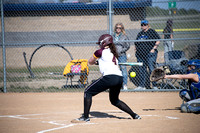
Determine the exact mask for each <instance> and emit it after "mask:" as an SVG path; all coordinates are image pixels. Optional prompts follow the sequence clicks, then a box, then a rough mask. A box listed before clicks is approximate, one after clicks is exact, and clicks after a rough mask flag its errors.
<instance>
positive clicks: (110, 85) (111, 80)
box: [84, 75, 137, 119]
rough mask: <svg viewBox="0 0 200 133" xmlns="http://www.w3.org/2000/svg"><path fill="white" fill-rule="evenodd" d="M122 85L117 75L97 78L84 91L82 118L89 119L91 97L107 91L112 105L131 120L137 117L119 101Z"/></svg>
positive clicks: (121, 78) (120, 78)
mask: <svg viewBox="0 0 200 133" xmlns="http://www.w3.org/2000/svg"><path fill="white" fill-rule="evenodd" d="M122 84H123V77H122V76H117V75H107V76H103V77H101V78H99V79H98V80H96V81H95V82H93V83H92V84H91V85H90V86H88V87H87V88H86V89H85V92H84V117H85V118H88V117H89V111H90V107H91V105H92V96H95V95H97V94H99V93H100V92H103V91H105V90H107V89H110V91H109V98H110V102H111V104H112V105H114V106H116V107H118V108H119V109H121V110H122V111H124V112H126V113H128V114H129V115H131V117H132V118H133V119H135V116H136V115H137V114H136V113H134V112H133V111H132V110H131V109H130V108H129V106H128V105H126V104H125V103H124V102H123V101H120V100H119V93H120V89H121V87H122Z"/></svg>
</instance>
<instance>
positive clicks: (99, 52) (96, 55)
mask: <svg viewBox="0 0 200 133" xmlns="http://www.w3.org/2000/svg"><path fill="white" fill-rule="evenodd" d="M102 51H103V49H99V50H97V51H95V52H94V57H95V58H100V57H101V55H102Z"/></svg>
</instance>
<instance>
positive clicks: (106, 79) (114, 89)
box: [84, 75, 123, 104]
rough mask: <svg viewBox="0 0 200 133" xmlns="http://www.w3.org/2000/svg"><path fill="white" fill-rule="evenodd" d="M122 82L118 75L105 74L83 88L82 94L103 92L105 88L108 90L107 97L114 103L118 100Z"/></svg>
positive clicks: (89, 94)
mask: <svg viewBox="0 0 200 133" xmlns="http://www.w3.org/2000/svg"><path fill="white" fill-rule="evenodd" d="M122 84H123V77H122V76H118V75H107V76H103V77H101V78H99V79H97V80H96V81H95V82H93V83H92V84H91V85H90V86H88V87H87V88H86V89H85V95H84V96H89V97H90V96H95V95H97V94H99V93H100V92H103V91H105V90H107V89H110V91H109V98H110V101H111V103H112V104H116V102H117V101H118V100H119V98H118V97H119V93H120V89H121V87H122Z"/></svg>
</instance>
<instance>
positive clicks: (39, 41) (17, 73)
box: [0, 0, 200, 92]
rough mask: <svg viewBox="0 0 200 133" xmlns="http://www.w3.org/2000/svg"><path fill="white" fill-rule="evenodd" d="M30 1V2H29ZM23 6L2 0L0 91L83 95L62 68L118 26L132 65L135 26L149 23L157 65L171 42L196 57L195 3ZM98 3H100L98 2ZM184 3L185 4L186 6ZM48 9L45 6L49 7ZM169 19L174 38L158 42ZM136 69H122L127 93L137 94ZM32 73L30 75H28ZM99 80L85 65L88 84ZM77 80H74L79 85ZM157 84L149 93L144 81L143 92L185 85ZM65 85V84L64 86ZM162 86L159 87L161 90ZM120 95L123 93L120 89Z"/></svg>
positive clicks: (199, 31)
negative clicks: (125, 38) (155, 36)
mask: <svg viewBox="0 0 200 133" xmlns="http://www.w3.org/2000/svg"><path fill="white" fill-rule="evenodd" d="M32 2H34V1H32ZM56 2H57V3H28V1H26V2H24V1H20V0H19V1H14V0H13V1H12V0H4V1H1V31H2V32H1V33H2V34H1V38H0V39H1V48H0V50H1V51H2V53H1V54H0V62H2V63H0V81H1V82H0V89H1V90H2V92H43V91H45V92H49V91H50V92H54V91H55V92H57V91H83V89H84V87H85V86H84V87H83V86H81V87H80V86H77V85H76V84H79V82H74V86H66V81H67V79H66V77H64V76H63V71H64V68H65V66H66V65H67V64H68V63H69V62H70V61H71V60H72V59H89V58H90V56H92V54H93V52H94V51H95V50H96V49H97V48H98V46H97V45H96V44H95V43H96V41H97V40H98V38H99V36H100V35H102V34H105V33H109V34H112V35H113V32H114V26H115V24H116V23H118V22H121V23H123V25H124V27H125V31H126V34H127V36H128V38H129V40H128V41H122V42H128V43H130V49H129V50H128V51H127V53H126V54H127V58H128V62H137V58H136V56H135V50H134V48H135V43H136V42H145V41H149V40H142V41H141V40H136V37H137V34H138V33H139V32H140V31H141V26H140V22H141V20H143V19H146V20H148V21H149V25H150V27H151V28H152V29H155V31H157V33H158V34H159V36H160V37H161V39H154V40H151V41H157V40H159V41H160V45H159V47H158V56H157V63H158V64H159V63H163V62H165V60H164V42H165V41H174V50H175V51H176V50H179V51H183V52H184V54H185V57H186V58H187V59H188V60H189V59H192V58H198V59H200V55H199V53H200V37H199V36H200V27H199V25H200V22H199V19H200V12H199V8H198V5H199V4H200V2H199V1H198V0H186V1H179V0H176V1H173V2H175V4H176V5H175V7H174V5H173V6H172V5H170V4H171V3H170V2H171V1H169V2H168V1H161V0H160V1H159V0H132V1H129V0H128V1H127V0H126V1H125V0H122V1H114V0H113V1H111V0H102V1H99V2H98V3H96V2H95V1H87V0H86V1H85V2H82V1H78V3H62V1H56ZM101 2H102V3H101ZM186 5H187V6H186ZM49 7H50V8H49ZM168 19H171V20H173V31H174V32H173V36H174V38H173V39H163V38H162V35H163V29H164V28H165V26H166V22H167V20H168ZM138 69H139V68H138V67H134V68H131V67H130V66H127V72H128V73H130V72H131V71H135V72H136V73H137V76H136V77H135V78H131V77H129V76H128V84H127V86H128V91H136V90H135V88H136V87H137V86H138V82H140V80H141V79H139V78H138V75H139V74H140V73H139V72H138ZM33 75H34V76H33ZM100 76H101V74H100V72H99V68H98V66H89V74H88V77H87V78H88V82H89V83H91V82H93V81H94V80H95V79H97V78H99V77H100ZM79 79H80V76H74V79H73V80H75V81H78V80H79ZM171 83H172V81H159V82H158V83H157V84H158V88H159V89H158V90H153V89H152V84H151V82H150V81H149V80H148V79H147V82H146V88H147V90H146V91H178V90H179V89H182V88H183V87H185V86H184V84H183V83H182V81H179V80H178V81H176V83H175V85H174V86H175V87H176V88H174V87H173V86H171V85H170V84H171ZM67 84H69V81H68V83H67ZM163 86H164V87H163ZM122 91H123V89H122Z"/></svg>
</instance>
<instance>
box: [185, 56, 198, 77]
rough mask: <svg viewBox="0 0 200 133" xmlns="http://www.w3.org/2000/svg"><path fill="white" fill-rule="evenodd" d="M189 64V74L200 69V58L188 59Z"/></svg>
mask: <svg viewBox="0 0 200 133" xmlns="http://www.w3.org/2000/svg"><path fill="white" fill-rule="evenodd" d="M187 65H188V69H187V73H188V74H189V73H194V72H198V71H200V60H198V59H194V60H190V61H188V63H187Z"/></svg>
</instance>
